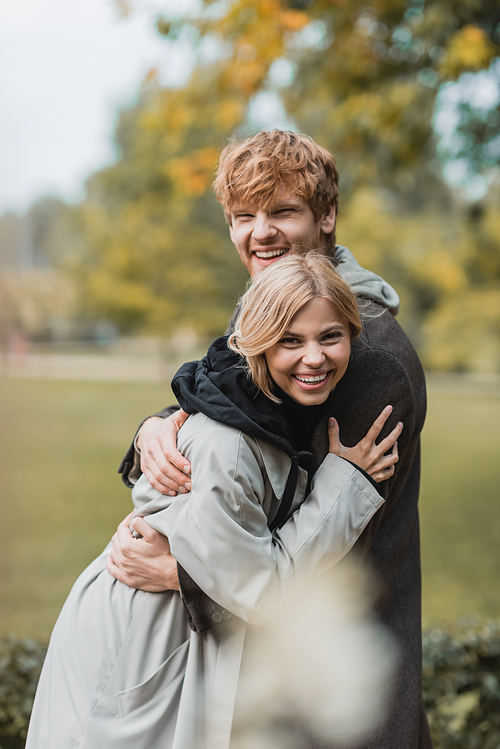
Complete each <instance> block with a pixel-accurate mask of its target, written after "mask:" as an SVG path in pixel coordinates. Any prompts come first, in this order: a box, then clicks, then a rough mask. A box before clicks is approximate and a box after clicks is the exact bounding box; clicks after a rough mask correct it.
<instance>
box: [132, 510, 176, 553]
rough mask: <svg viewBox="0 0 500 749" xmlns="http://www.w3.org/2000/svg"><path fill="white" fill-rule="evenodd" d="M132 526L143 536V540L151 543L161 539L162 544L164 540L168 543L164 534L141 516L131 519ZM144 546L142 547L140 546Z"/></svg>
mask: <svg viewBox="0 0 500 749" xmlns="http://www.w3.org/2000/svg"><path fill="white" fill-rule="evenodd" d="M132 528H133V529H134V531H136V532H137V533H140V535H141V536H142V537H143V540H144V541H145V542H146V543H148V544H153V543H154V542H155V541H161V542H162V545H165V542H167V543H168V541H167V538H166V536H164V535H163V534H162V533H159V532H158V531H157V530H156V529H155V528H152V527H151V526H150V525H149V523H148V522H147V521H146V520H144V518H141V517H135V518H133V519H132ZM142 548H144V547H142Z"/></svg>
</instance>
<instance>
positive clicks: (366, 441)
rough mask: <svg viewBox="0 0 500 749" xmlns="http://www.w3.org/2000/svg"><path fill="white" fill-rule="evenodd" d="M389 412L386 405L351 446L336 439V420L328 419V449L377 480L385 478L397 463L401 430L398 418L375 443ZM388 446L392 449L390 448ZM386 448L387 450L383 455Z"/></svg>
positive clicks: (338, 438) (337, 426)
mask: <svg viewBox="0 0 500 749" xmlns="http://www.w3.org/2000/svg"><path fill="white" fill-rule="evenodd" d="M391 413H392V406H386V407H385V408H384V410H383V411H382V413H381V414H380V416H378V417H377V418H376V419H375V421H374V422H373V425H372V426H371V427H370V429H369V430H368V432H367V433H366V435H365V437H363V439H362V440H360V441H359V442H358V444H357V445H354V447H344V445H343V444H342V443H341V441H340V436H339V425H338V423H337V420H336V419H333V418H331V419H329V421H328V437H329V440H330V452H331V453H335V455H339V456H340V457H341V458H347V460H350V461H351V463H355V464H356V465H357V466H359V467H360V468H362V469H363V470H364V471H366V473H368V474H369V475H370V476H371V477H372V479H374V480H375V481H377V482H378V483H380V482H381V481H385V480H386V479H388V478H389V477H390V476H392V474H393V473H394V464H395V463H397V462H398V460H399V455H398V443H397V439H398V437H399V435H400V434H401V431H402V429H403V423H402V422H401V421H400V422H398V424H397V425H396V426H395V427H394V429H393V430H392V432H391V433H390V434H389V435H388V436H387V437H386V438H385V439H383V440H382V441H381V442H380V443H379V444H378V445H377V444H375V440H376V439H377V437H378V436H379V434H380V432H381V431H382V427H383V426H384V424H385V422H386V421H387V419H388V418H389V416H390V415H391ZM391 448H392V450H391ZM388 450H391V452H390V453H389V454H388V455H384V453H386V452H387V451H388Z"/></svg>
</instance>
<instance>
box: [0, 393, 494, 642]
mask: <svg viewBox="0 0 500 749" xmlns="http://www.w3.org/2000/svg"><path fill="white" fill-rule="evenodd" d="M170 402H172V397H171V395H170V391H169V389H168V387H167V386H166V385H158V384H155V385H150V384H142V385H138V384H121V383H120V384H112V383H95V382H56V381H29V380H10V379H3V380H0V424H1V425H2V427H1V429H2V431H1V433H0V455H1V465H2V493H1V496H2V505H1V507H2V517H1V520H2V531H3V532H2V544H1V547H0V549H1V550H0V572H1V574H0V608H1V611H2V616H1V620H0V635H3V634H8V633H11V632H12V633H16V634H19V635H36V636H39V637H47V636H48V634H49V633H50V630H51V627H52V625H53V623H54V620H55V618H56V616H57V613H58V611H59V608H60V606H61V604H62V602H63V601H64V598H65V596H66V595H67V593H68V591H69V589H70V587H71V584H72V582H73V581H74V579H75V578H76V577H77V575H78V573H79V572H80V571H81V570H82V569H83V567H84V566H85V565H86V564H87V563H88V562H89V561H91V559H93V558H94V556H96V555H97V554H98V553H99V552H100V551H101V549H102V548H103V547H104V546H105V544H106V542H107V541H108V540H109V538H110V536H111V535H112V533H113V532H114V530H115V527H116V525H117V523H118V522H119V520H120V519H121V518H122V517H124V516H125V515H126V514H127V513H128V512H129V511H130V509H131V502H130V493H129V491H128V490H127V489H126V488H125V487H124V486H123V484H122V483H121V480H120V478H119V477H118V475H117V474H116V468H117V466H118V464H119V462H120V459H121V457H122V455H123V453H124V451H125V449H126V447H127V446H128V444H129V442H130V440H131V438H132V436H133V433H134V430H135V428H136V426H137V424H138V423H139V421H140V419H141V417H142V416H144V415H145V414H148V413H153V412H154V411H156V410H158V408H160V407H161V406H163V405H167V404H168V403H170ZM499 423H500V398H499V397H495V396H493V395H489V396H481V395H479V396H478V395H474V396H472V395H471V396H467V397H464V396H461V395H459V394H453V393H450V394H439V395H438V394H432V390H431V395H430V399H429V416H428V421H427V426H426V429H425V434H424V475H423V488H422V499H421V519H422V551H423V569H424V621H425V623H426V624H430V623H434V622H439V621H450V620H455V619H456V618H457V617H458V616H460V615H461V614H466V615H469V614H478V615H479V616H481V617H500V597H499V596H498V579H499V578H500V553H499V550H498V549H499V541H500V513H499V512H498V504H499V503H498V501H497V498H498V496H499V488H498V486H499V483H500V481H499V479H500V450H499V448H500V431H499V428H498V424H499Z"/></svg>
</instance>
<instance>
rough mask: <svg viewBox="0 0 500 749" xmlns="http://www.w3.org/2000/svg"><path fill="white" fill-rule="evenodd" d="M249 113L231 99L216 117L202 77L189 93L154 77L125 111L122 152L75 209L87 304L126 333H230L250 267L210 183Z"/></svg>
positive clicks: (77, 267)
mask: <svg viewBox="0 0 500 749" xmlns="http://www.w3.org/2000/svg"><path fill="white" fill-rule="evenodd" d="M201 79H203V80H201ZM201 112H205V115H204V116H203V117H201V116H200V113H201ZM243 115H244V109H243V108H242V107H241V106H240V104H239V101H238V100H237V99H235V100H234V101H233V102H232V103H231V101H230V99H229V98H228V101H227V107H226V110H225V113H224V116H223V117H222V115H220V113H219V117H218V119H217V117H215V113H214V104H213V89H212V87H211V85H210V81H209V77H207V76H205V75H203V76H200V81H199V85H194V84H193V85H192V86H191V88H190V91H189V92H186V91H179V90H162V89H160V88H159V87H158V86H157V85H156V84H155V82H154V80H153V81H152V82H148V84H147V85H146V86H145V88H144V90H143V92H142V94H141V97H140V101H139V102H138V104H137V106H135V107H133V108H131V109H129V110H126V111H124V112H122V114H121V117H120V121H119V124H118V127H117V131H116V141H117V145H118V148H119V152H120V156H119V159H118V160H117V162H116V164H114V165H112V166H111V167H108V168H107V169H104V170H103V171H101V172H98V173H96V174H94V175H93V176H92V177H91V178H90V180H89V182H88V185H87V192H88V196H87V199H86V200H85V201H84V203H83V204H82V205H81V206H79V207H78V208H77V209H76V210H75V214H74V221H75V231H76V232H77V233H79V234H80V236H81V237H82V238H83V239H82V242H81V245H80V247H78V249H77V252H76V253H75V255H74V257H73V259H72V261H71V267H72V268H73V270H74V272H76V273H77V274H78V276H79V279H80V283H81V284H82V285H83V288H82V290H83V294H82V299H83V300H84V303H85V308H86V310H87V311H90V312H91V313H92V314H94V315H95V316H97V317H106V318H108V319H110V320H112V321H113V322H115V323H117V324H118V325H119V327H120V329H121V330H122V332H126V333H130V332H133V331H136V330H150V331H156V332H162V333H163V334H169V333H170V332H172V330H173V329H174V327H176V326H179V325H180V324H182V325H184V326H186V327H193V328H195V329H196V330H197V331H199V332H200V333H202V334H210V335H214V334H220V333H221V332H223V330H224V329H225V327H226V324H227V319H228V316H229V314H230V312H231V310H232V308H233V307H234V304H235V301H236V299H237V298H238V296H239V293H240V292H241V289H242V286H243V283H244V273H243V271H242V269H241V267H240V263H239V261H238V259H237V254H236V252H235V251H234V248H233V247H232V245H231V243H230V241H229V238H228V236H227V230H226V228H225V225H224V218H223V215H222V212H221V210H220V208H219V207H218V205H217V202H216V200H215V198H214V197H213V196H212V195H211V192H210V185H211V182H212V179H213V174H214V170H215V166H216V163H217V158H218V154H219V151H220V149H221V146H222V144H223V142H224V137H225V136H227V135H229V133H230V132H231V131H232V129H233V128H234V126H235V125H237V124H238V123H239V121H240V120H241V118H242V117H243ZM222 120H224V122H222ZM214 122H215V123H217V122H218V123H219V127H220V130H217V129H216V128H215V127H213V125H212V123H214ZM216 127H217V125H216Z"/></svg>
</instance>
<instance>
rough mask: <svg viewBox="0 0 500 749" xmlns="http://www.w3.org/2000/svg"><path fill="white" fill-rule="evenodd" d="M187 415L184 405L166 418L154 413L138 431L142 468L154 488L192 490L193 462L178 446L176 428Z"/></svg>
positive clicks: (173, 492)
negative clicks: (185, 456) (188, 459)
mask: <svg viewBox="0 0 500 749" xmlns="http://www.w3.org/2000/svg"><path fill="white" fill-rule="evenodd" d="M188 418H189V414H187V413H186V412H185V411H183V410H182V408H181V409H180V410H179V411H176V412H175V413H174V414H172V415H171V416H169V417H168V418H166V419H162V418H161V417H159V416H152V417H151V418H150V419H147V420H146V421H145V422H144V424H143V425H142V426H141V428H140V429H139V432H138V434H137V440H136V442H137V447H138V448H139V450H140V452H141V470H142V472H143V473H144V475H145V476H146V478H147V480H148V481H149V483H150V484H151V486H152V487H153V488H154V489H157V490H158V491H159V492H161V493H162V494H168V495H169V496H170V497H175V496H176V494H177V492H181V494H185V493H186V492H188V491H190V490H191V481H190V476H189V474H190V473H191V466H190V465H189V461H187V460H186V458H184V457H183V456H182V455H181V454H180V452H179V451H178V450H177V432H178V431H179V429H180V428H181V426H182V425H183V424H184V422H185V421H186V419H188Z"/></svg>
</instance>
